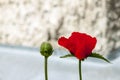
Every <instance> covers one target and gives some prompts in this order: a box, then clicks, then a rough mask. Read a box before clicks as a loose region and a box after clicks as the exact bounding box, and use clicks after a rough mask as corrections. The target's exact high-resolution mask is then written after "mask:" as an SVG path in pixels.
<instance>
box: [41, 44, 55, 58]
mask: <svg viewBox="0 0 120 80" xmlns="http://www.w3.org/2000/svg"><path fill="white" fill-rule="evenodd" d="M52 52H53V48H52V45H51V44H50V43H48V42H43V43H42V44H41V46H40V53H41V55H43V56H45V57H49V56H51V55H52Z"/></svg>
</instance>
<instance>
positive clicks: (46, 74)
mask: <svg viewBox="0 0 120 80" xmlns="http://www.w3.org/2000/svg"><path fill="white" fill-rule="evenodd" d="M47 59H48V57H45V66H44V68H45V80H48V73H47Z"/></svg>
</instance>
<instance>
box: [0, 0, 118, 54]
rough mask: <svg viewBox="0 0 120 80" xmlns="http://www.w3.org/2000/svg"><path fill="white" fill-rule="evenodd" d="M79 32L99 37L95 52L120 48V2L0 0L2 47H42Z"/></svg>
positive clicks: (93, 0) (92, 0) (103, 52)
mask: <svg viewBox="0 0 120 80" xmlns="http://www.w3.org/2000/svg"><path fill="white" fill-rule="evenodd" d="M73 31H79V32H84V33H88V34H90V35H92V36H95V37H97V40H98V42H97V46H96V48H95V51H97V52H99V53H100V54H103V55H104V54H108V53H110V52H112V51H115V50H118V49H119V48H120V0H45V1H44V0H36V1H34V0H0V43H1V44H9V45H19V46H27V47H39V46H40V44H41V43H42V42H43V41H50V42H51V43H52V44H53V45H54V46H55V48H56V47H58V45H57V40H58V38H59V37H60V36H63V35H64V36H66V37H68V36H70V34H71V32H73Z"/></svg>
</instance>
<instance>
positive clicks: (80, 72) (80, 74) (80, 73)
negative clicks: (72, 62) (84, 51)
mask: <svg viewBox="0 0 120 80" xmlns="http://www.w3.org/2000/svg"><path fill="white" fill-rule="evenodd" d="M79 77H80V80H82V71H81V60H79Z"/></svg>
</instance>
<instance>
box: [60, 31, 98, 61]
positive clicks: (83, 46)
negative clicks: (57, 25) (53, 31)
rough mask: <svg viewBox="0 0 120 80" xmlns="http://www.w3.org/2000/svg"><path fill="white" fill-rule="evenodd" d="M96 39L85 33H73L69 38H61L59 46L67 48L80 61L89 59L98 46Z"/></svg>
mask: <svg viewBox="0 0 120 80" xmlns="http://www.w3.org/2000/svg"><path fill="white" fill-rule="evenodd" d="M96 42H97V40H96V38H95V37H91V36H90V35H87V34H85V33H79V32H73V33H72V35H71V36H70V37H69V38H65V37H61V38H59V40H58V44H59V45H61V46H63V47H65V48H67V49H68V50H69V51H70V53H71V54H73V55H74V56H75V57H77V58H78V59H79V60H83V59H84V58H87V57H88V56H89V55H90V54H91V53H92V50H93V49H94V47H95V45H96Z"/></svg>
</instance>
